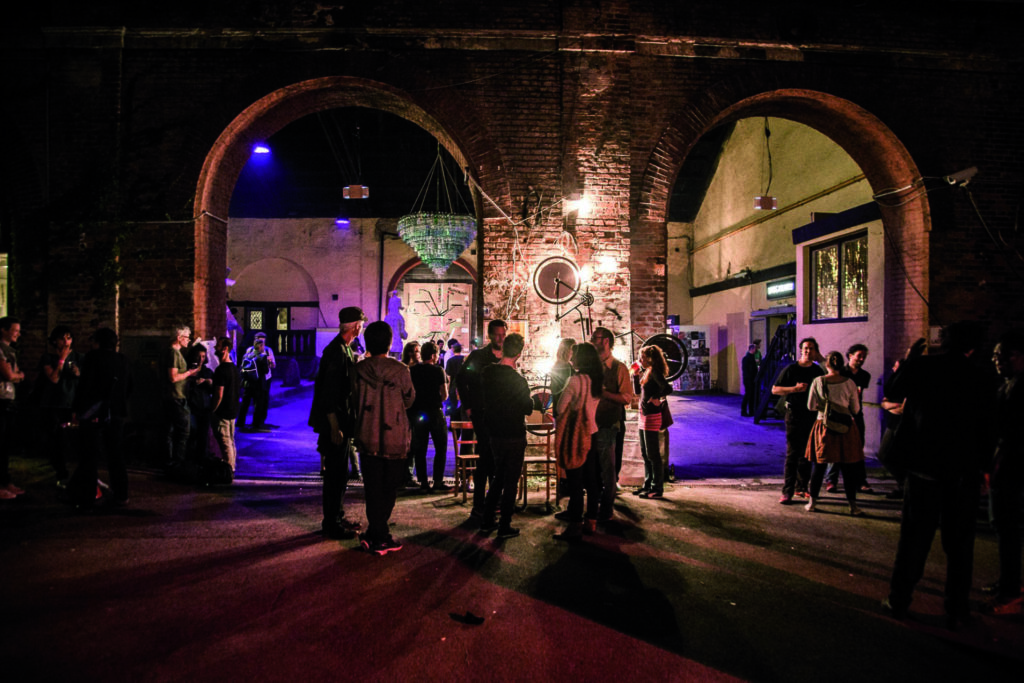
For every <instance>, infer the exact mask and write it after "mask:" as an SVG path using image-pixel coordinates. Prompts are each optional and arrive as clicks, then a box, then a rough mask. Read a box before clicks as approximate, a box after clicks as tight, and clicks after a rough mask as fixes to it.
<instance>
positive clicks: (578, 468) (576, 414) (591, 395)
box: [555, 342, 604, 541]
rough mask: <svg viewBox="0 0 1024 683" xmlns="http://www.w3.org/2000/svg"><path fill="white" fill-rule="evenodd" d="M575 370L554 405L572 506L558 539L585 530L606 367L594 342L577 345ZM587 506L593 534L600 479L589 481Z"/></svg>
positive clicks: (559, 451)
mask: <svg viewBox="0 0 1024 683" xmlns="http://www.w3.org/2000/svg"><path fill="white" fill-rule="evenodd" d="M575 350H576V354H575V356H576V372H575V374H573V375H571V376H570V377H569V380H568V381H567V382H566V383H565V389H564V390H563V391H562V393H561V394H560V395H559V397H558V404H557V405H556V407H555V415H557V418H556V428H555V449H556V454H557V458H558V467H559V469H561V470H563V471H564V472H565V481H566V490H567V491H568V494H569V506H568V507H567V508H566V511H565V514H563V515H560V516H559V517H560V519H564V520H565V521H567V522H568V523H569V526H568V527H567V528H566V529H565V530H564V531H562V533H560V534H556V535H555V538H557V539H559V540H563V541H575V540H579V539H580V538H581V537H582V535H583V533H584V519H583V487H584V465H585V464H586V462H587V454H588V453H589V452H590V437H591V435H592V434H593V433H594V432H596V431H597V418H596V413H597V404H598V403H599V402H600V400H601V392H602V390H603V384H604V368H603V367H602V365H601V359H600V358H599V357H598V355H597V349H596V348H595V347H594V345H593V344H590V343H587V342H583V343H582V344H577V345H576V347H575ZM588 484H590V485H589V486H587V507H589V508H592V512H593V514H592V515H588V519H587V520H586V531H587V532H588V533H593V532H594V528H595V527H596V526H597V508H598V505H599V504H600V492H599V488H600V486H599V482H597V481H592V482H588Z"/></svg>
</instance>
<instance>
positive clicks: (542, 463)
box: [519, 410, 558, 509]
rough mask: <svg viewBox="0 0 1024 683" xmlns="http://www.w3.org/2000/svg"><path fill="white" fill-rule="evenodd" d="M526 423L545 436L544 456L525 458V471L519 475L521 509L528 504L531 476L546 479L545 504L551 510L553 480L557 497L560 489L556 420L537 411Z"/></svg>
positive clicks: (545, 413) (547, 414)
mask: <svg viewBox="0 0 1024 683" xmlns="http://www.w3.org/2000/svg"><path fill="white" fill-rule="evenodd" d="M526 421H527V423H529V424H530V426H531V428H532V431H533V433H534V434H536V433H537V432H538V431H540V432H541V433H542V434H543V437H544V455H528V456H526V457H525V458H523V471H522V473H521V474H520V475H519V497H520V498H521V499H522V505H520V509H524V508H525V507H526V506H527V504H528V501H527V491H528V488H527V485H526V477H527V476H528V475H531V474H532V475H541V476H543V477H544V504H545V505H546V506H547V507H548V508H549V509H550V508H551V480H552V479H554V480H555V489H556V494H555V495H556V496H557V488H558V464H557V462H556V460H555V448H554V441H555V420H554V418H553V417H552V416H551V414H550V413H547V412H542V411H539V410H535V411H533V414H532V415H530V416H529V417H527V418H526ZM556 502H557V501H556Z"/></svg>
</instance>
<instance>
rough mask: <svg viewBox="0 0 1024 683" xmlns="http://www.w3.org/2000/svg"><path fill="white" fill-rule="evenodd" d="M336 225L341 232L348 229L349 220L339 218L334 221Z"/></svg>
mask: <svg viewBox="0 0 1024 683" xmlns="http://www.w3.org/2000/svg"><path fill="white" fill-rule="evenodd" d="M334 225H336V226H337V227H338V229H339V230H343V229H344V228H347V227H348V226H349V220H348V219H347V218H341V217H340V216H339V217H338V218H335V219H334Z"/></svg>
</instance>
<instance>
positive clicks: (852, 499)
mask: <svg viewBox="0 0 1024 683" xmlns="http://www.w3.org/2000/svg"><path fill="white" fill-rule="evenodd" d="M857 465H860V466H861V467H863V466H864V461H863V460H861V461H860V462H859V463H856V462H850V463H845V462H837V463H821V462H815V463H812V464H811V500H817V499H818V494H820V493H821V484H822V482H823V481H824V479H825V475H826V473H827V472H829V471H831V470H832V469H833V468H835V469H836V471H838V472H842V473H843V489H844V490H845V492H846V501H847V502H848V503H849V504H850V507H853V506H855V505H856V504H857V489H858V488H860V483H859V482H860V474H859V473H858V471H857V469H858V468H857ZM837 476H838V475H837Z"/></svg>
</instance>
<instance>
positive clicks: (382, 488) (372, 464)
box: [359, 453, 406, 544]
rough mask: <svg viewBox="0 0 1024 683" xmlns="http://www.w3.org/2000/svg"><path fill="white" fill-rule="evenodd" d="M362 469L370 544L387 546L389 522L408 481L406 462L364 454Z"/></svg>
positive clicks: (367, 535) (360, 462)
mask: <svg viewBox="0 0 1024 683" xmlns="http://www.w3.org/2000/svg"><path fill="white" fill-rule="evenodd" d="M359 465H360V468H361V469H362V471H363V487H364V488H363V491H364V495H365V496H366V534H365V535H364V536H363V538H365V539H366V541H367V543H370V544H373V543H383V542H384V541H386V540H388V539H389V538H390V537H391V532H390V531H388V520H390V519H391V513H392V512H393V511H394V509H395V500H396V499H397V498H398V489H399V487H400V486H401V485H402V483H403V482H404V481H405V475H406V469H405V459H403V458H399V459H397V460H389V459H388V458H381V457H379V456H376V455H366V454H365V453H361V454H360V456H359Z"/></svg>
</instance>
